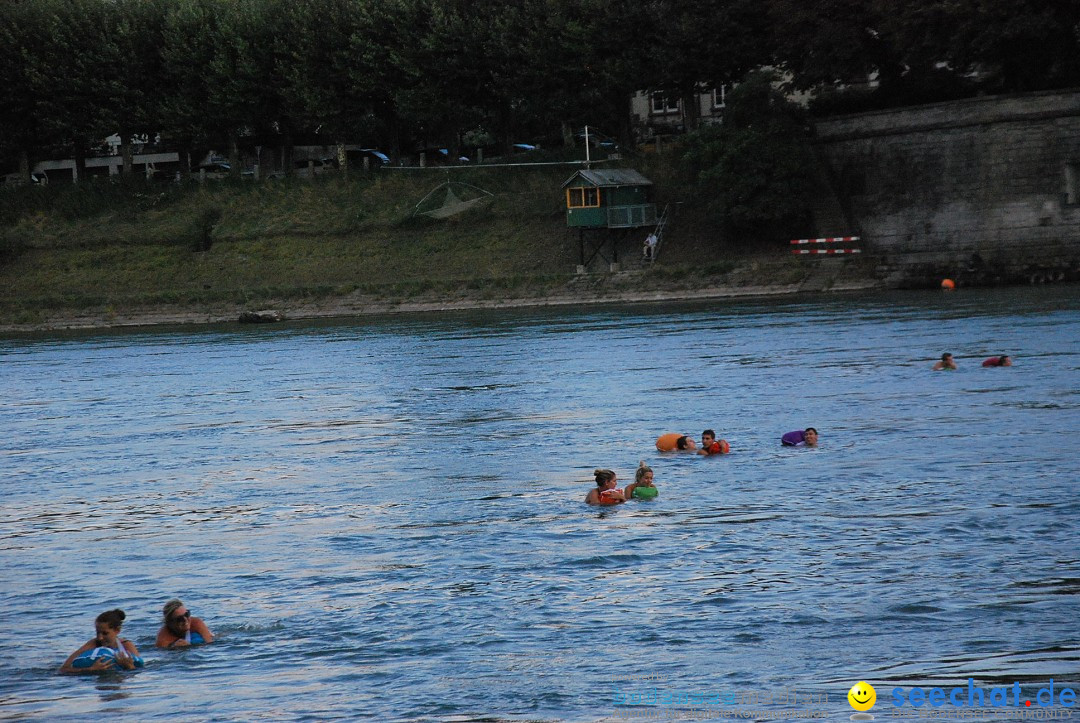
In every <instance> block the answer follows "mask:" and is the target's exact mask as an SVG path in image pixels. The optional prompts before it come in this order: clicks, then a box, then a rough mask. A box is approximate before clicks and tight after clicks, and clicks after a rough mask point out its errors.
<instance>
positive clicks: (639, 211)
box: [607, 203, 656, 228]
mask: <svg viewBox="0 0 1080 723" xmlns="http://www.w3.org/2000/svg"><path fill="white" fill-rule="evenodd" d="M655 223H656V204H654V203H644V204H641V205H638V206H609V207H608V208H607V226H608V228H637V227H638V226H652V225H654V224H655Z"/></svg>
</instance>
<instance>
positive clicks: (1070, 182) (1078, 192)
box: [1065, 163, 1080, 206]
mask: <svg viewBox="0 0 1080 723" xmlns="http://www.w3.org/2000/svg"><path fill="white" fill-rule="evenodd" d="M1065 203H1066V205H1069V206H1075V205H1077V204H1080V163H1066V164H1065Z"/></svg>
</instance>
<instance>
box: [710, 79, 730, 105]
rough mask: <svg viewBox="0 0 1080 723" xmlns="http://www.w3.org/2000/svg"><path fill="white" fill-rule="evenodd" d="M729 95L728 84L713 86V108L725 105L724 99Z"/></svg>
mask: <svg viewBox="0 0 1080 723" xmlns="http://www.w3.org/2000/svg"><path fill="white" fill-rule="evenodd" d="M726 96H727V86H726V85H721V86H720V87H719V88H713V90H712V107H713V110H717V109H718V108H723V107H724V99H725V97H726Z"/></svg>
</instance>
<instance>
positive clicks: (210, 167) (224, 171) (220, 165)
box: [195, 161, 232, 179]
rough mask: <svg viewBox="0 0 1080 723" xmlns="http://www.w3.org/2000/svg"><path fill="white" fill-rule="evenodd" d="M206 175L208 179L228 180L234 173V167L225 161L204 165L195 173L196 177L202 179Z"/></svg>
mask: <svg viewBox="0 0 1080 723" xmlns="http://www.w3.org/2000/svg"><path fill="white" fill-rule="evenodd" d="M204 173H205V174H206V177H207V178H214V179H220V178H228V177H229V175H230V174H231V173H232V166H231V165H230V164H229V163H227V162H225V161H210V162H208V163H204V164H202V165H201V166H199V168H198V169H197V170H196V171H195V175H196V176H198V177H202V176H203V174H204Z"/></svg>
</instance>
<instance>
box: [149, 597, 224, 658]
mask: <svg viewBox="0 0 1080 723" xmlns="http://www.w3.org/2000/svg"><path fill="white" fill-rule="evenodd" d="M161 612H162V613H163V614H164V616H165V624H164V625H162V626H161V630H158V634H157V642H156V643H155V645H157V647H159V648H185V647H187V646H189V645H199V644H201V643H212V642H214V634H213V633H212V632H210V628H208V627H206V623H204V622H203V621H202V620H200V619H199V618H196V617H192V615H191V611H190V610H188V609H187V607H186V606H185V605H184V603H182V602H180V600H178V599H176V598H173V599H172V600H170V601H169V602H167V603H165V607H164V608H163V609H162V611H161Z"/></svg>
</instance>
